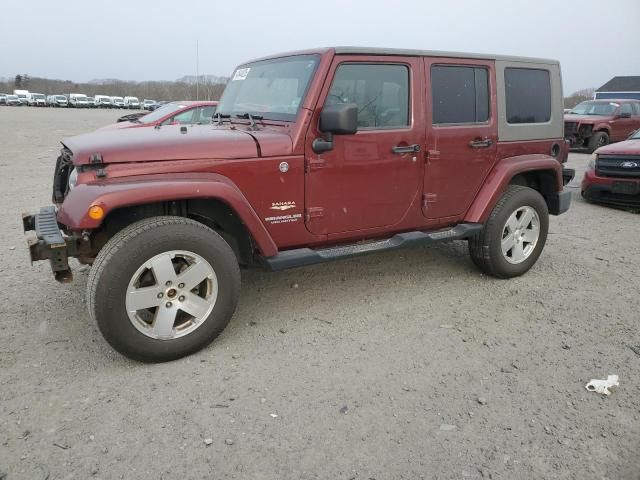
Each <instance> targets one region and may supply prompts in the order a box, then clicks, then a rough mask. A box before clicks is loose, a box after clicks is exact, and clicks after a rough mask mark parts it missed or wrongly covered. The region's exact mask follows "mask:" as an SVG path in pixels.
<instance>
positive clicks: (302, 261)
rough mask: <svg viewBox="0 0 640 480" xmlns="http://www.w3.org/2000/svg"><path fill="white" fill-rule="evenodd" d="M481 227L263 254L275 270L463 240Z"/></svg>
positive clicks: (471, 225)
mask: <svg viewBox="0 0 640 480" xmlns="http://www.w3.org/2000/svg"><path fill="white" fill-rule="evenodd" d="M482 227H483V225H482V224H480V223H461V224H459V225H456V226H455V227H453V228H450V229H447V230H437V231H434V232H418V231H416V232H406V233H398V234H396V235H394V236H393V237H391V238H387V239H385V240H375V241H371V242H366V243H355V244H351V245H341V246H338V247H331V248H325V249H321V250H312V249H310V248H298V249H296V250H287V251H284V252H280V253H278V254H277V255H276V256H275V257H269V258H265V259H264V260H265V262H266V264H267V267H268V268H269V269H270V270H272V271H279V270H285V269H287V268H294V267H303V266H305V265H313V264H315V263H324V262H329V261H332V260H342V259H344V258H352V257H357V256H360V255H365V254H368V253H375V252H382V251H388V250H397V249H400V248H405V247H413V246H417V245H427V244H430V243H435V242H445V241H450V240H463V239H466V238H469V237H471V236H473V235H474V234H475V233H477V232H479V231H480V230H482Z"/></svg>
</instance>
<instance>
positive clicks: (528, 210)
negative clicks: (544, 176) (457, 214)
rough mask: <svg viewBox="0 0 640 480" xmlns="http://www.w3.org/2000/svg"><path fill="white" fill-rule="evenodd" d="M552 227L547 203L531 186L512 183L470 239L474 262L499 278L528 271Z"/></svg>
mask: <svg viewBox="0 0 640 480" xmlns="http://www.w3.org/2000/svg"><path fill="white" fill-rule="evenodd" d="M548 230H549V213H548V209H547V204H546V202H545V201H544V198H543V197H542V195H540V193H539V192H538V191H536V190H534V189H532V188H529V187H522V186H517V185H510V186H509V187H508V188H507V190H506V191H505V192H504V194H503V195H502V197H501V198H500V200H499V201H498V203H497V205H496V206H495V208H494V209H493V211H492V212H491V215H490V216H489V219H488V220H487V223H486V224H485V226H484V228H483V229H482V231H481V232H480V233H479V234H477V235H476V236H474V237H473V238H471V239H469V253H470V254H471V259H472V260H473V262H474V263H475V265H476V266H477V267H478V268H479V269H480V270H482V271H483V272H484V273H487V274H488V275H492V276H494V277H498V278H511V277H517V276H519V275H522V274H524V273H526V272H527V271H528V270H529V269H530V268H531V267H532V266H533V264H534V263H536V261H537V260H538V257H539V256H540V253H542V249H543V248H544V244H545V242H546V240H547V232H548Z"/></svg>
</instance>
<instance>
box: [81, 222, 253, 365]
mask: <svg viewBox="0 0 640 480" xmlns="http://www.w3.org/2000/svg"><path fill="white" fill-rule="evenodd" d="M239 294H240V269H239V267H238V263H237V260H236V256H235V254H234V253H233V250H232V249H231V247H230V246H229V245H228V244H227V243H226V242H225V241H224V240H223V239H222V237H220V235H218V234H217V233H216V232H214V231H213V230H211V229H210V228H208V227H206V226H205V225H202V224H200V223H198V222H195V221H193V220H189V219H186V218H181V217H154V218H150V219H146V220H142V221H140V222H136V223H134V224H132V225H130V226H129V227H127V228H125V229H123V230H122V231H121V232H119V233H118V234H116V235H115V236H114V237H113V238H111V239H110V240H109V242H107V244H106V245H105V246H104V247H103V249H102V250H101V251H100V253H99V255H98V256H97V258H96V260H95V262H94V265H93V267H92V270H91V274H90V276H89V281H88V285H87V303H88V306H89V312H90V314H91V315H92V316H93V318H94V319H95V320H96V322H97V324H98V327H99V329H100V331H101V332H102V334H103V335H104V337H105V339H106V340H107V341H108V342H109V344H110V345H111V346H112V347H113V348H115V349H116V350H117V351H119V352H120V353H122V354H124V355H126V356H128V357H130V358H133V359H135V360H141V361H150V362H162V361H167V360H172V359H176V358H179V357H182V356H185V355H188V354H190V353H193V352H195V351H197V350H200V349H201V348H203V347H204V346H206V345H208V344H209V343H210V342H211V341H212V340H213V339H214V338H216V337H217V336H218V335H219V334H220V333H221V332H222V330H223V329H224V328H225V327H226V325H227V324H228V323H229V321H230V320H231V317H232V316H233V313H234V311H235V308H236V305H237V302H238V297H239Z"/></svg>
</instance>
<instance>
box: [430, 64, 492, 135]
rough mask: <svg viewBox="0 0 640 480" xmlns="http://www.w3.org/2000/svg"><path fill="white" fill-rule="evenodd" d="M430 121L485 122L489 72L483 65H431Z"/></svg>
mask: <svg viewBox="0 0 640 480" xmlns="http://www.w3.org/2000/svg"><path fill="white" fill-rule="evenodd" d="M431 102H432V113H433V123H434V124H435V125H437V124H460V123H485V122H487V121H488V120H489V73H488V71H487V69H486V68H484V67H473V66H469V67H467V66H456V65H433V66H432V67H431Z"/></svg>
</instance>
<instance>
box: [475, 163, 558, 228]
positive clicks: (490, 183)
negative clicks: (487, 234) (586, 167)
mask: <svg viewBox="0 0 640 480" xmlns="http://www.w3.org/2000/svg"><path fill="white" fill-rule="evenodd" d="M562 183H563V181H562V165H561V164H560V162H558V160H556V159H555V158H553V157H551V156H549V155H542V154H534V155H518V156H514V157H508V158H504V159H502V160H501V161H500V162H498V163H497V165H496V166H495V167H494V168H493V170H492V171H491V173H490V174H489V176H488V177H487V180H486V181H485V183H484V185H483V186H482V188H481V189H480V192H479V193H478V195H477V196H476V198H475V200H474V201H473V203H472V205H471V207H470V208H469V210H468V211H467V214H466V215H465V218H464V221H466V222H474V223H484V222H485V221H486V220H487V218H488V217H489V215H490V213H491V211H492V210H493V208H494V207H495V205H496V204H497V202H498V200H499V199H500V196H501V195H502V193H503V192H504V190H505V189H506V188H507V186H508V185H520V186H525V187H530V188H533V189H534V190H537V191H538V192H540V194H541V195H542V196H543V197H544V199H545V201H546V203H547V206H548V207H549V209H550V210H551V209H552V207H553V205H554V204H553V199H554V197H556V196H557V194H558V192H560V191H562V188H563V187H562Z"/></svg>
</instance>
